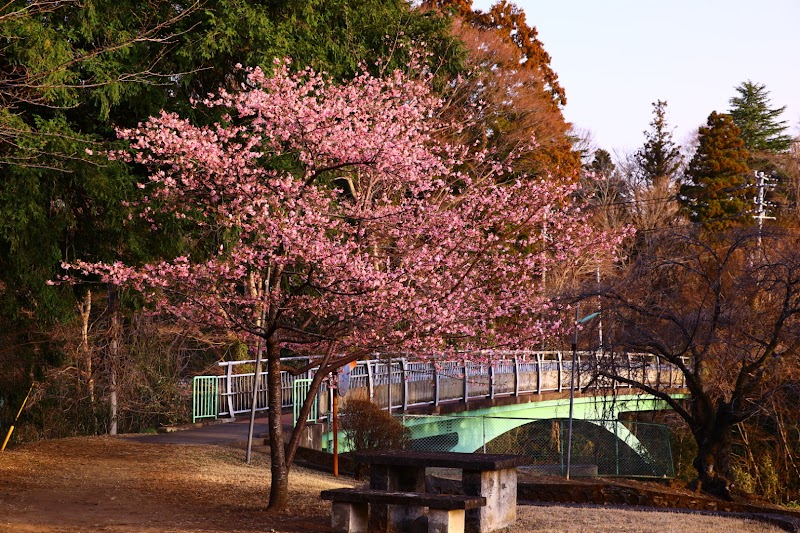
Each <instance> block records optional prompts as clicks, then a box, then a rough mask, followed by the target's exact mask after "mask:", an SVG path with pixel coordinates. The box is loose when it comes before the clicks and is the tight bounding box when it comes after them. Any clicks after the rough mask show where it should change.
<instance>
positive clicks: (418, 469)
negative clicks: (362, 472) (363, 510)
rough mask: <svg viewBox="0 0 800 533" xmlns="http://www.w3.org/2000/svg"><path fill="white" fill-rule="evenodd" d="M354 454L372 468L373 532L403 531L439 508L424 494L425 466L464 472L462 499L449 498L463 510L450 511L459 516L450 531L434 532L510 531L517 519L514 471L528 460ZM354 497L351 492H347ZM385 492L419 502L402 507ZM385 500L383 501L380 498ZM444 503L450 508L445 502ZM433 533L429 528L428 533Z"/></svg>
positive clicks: (440, 454)
mask: <svg viewBox="0 0 800 533" xmlns="http://www.w3.org/2000/svg"><path fill="white" fill-rule="evenodd" d="M350 456H351V457H352V458H353V459H354V460H355V461H357V462H359V463H363V464H366V465H368V467H369V483H370V486H369V491H366V492H368V493H369V494H371V495H373V496H370V498H372V500H373V501H371V502H370V509H369V530H376V531H379V530H381V528H383V530H384V531H386V530H391V529H392V527H394V528H395V529H398V530H402V529H403V528H404V527H407V526H408V524H410V523H411V522H413V521H414V520H415V519H417V518H419V516H421V515H422V514H423V513H424V510H425V508H426V507H427V508H429V514H432V511H433V509H436V507H434V506H431V505H429V504H430V503H431V499H430V498H431V497H433V495H430V494H427V493H426V483H425V470H426V468H453V469H458V470H461V487H462V492H463V495H460V496H458V495H452V496H451V498H459V497H460V498H461V500H459V501H462V503H458V504H455V503H451V504H450V506H456V507H460V508H459V509H458V510H457V511H454V510H451V509H447V512H449V513H450V516H453V517H455V518H453V519H452V521H451V522H449V523H450V524H451V525H450V526H449V528H450V529H447V528H446V527H445V529H442V528H441V526H438V525H437V526H436V527H437V529H435V531H458V530H463V531H465V532H467V533H488V532H490V531H496V530H498V529H502V528H504V527H507V526H509V525H511V524H513V523H514V522H515V521H516V518H517V470H516V467H517V466H520V465H522V464H525V462H526V460H525V458H524V457H520V456H517V455H500V454H471V453H455V452H426V451H414V450H402V451H369V452H358V453H351V454H350ZM326 492H334V491H326ZM352 493H353V492H352V490H351V491H350V492H349V494H350V495H352ZM383 493H396V494H399V493H402V494H412V495H414V494H415V495H417V500H416V501H415V500H414V498H407V499H406V500H404V501H403V502H402V503H398V504H393V503H391V502H389V501H385V500H386V498H385V495H384V494H383ZM376 494H377V496H375V495H376ZM381 496H383V500H379V499H376V498H380V497H381ZM441 496H445V497H446V496H449V495H441ZM328 499H333V498H328ZM445 500H446V498H445ZM443 501H444V500H443ZM453 501H456V500H453ZM484 501H485V503H483V502H484ZM434 505H439V504H437V503H435V504H434ZM441 505H443V506H444V507H447V505H445V504H441ZM456 513H461V514H460V515H459V514H456ZM458 516H463V526H461V527H459V526H458V525H457V524H458V522H459V519H458ZM429 525H433V524H431V523H429ZM462 528H463V529H462ZM433 530H434V529H431V528H430V527H429V531H433Z"/></svg>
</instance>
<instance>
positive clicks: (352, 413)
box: [340, 398, 409, 452]
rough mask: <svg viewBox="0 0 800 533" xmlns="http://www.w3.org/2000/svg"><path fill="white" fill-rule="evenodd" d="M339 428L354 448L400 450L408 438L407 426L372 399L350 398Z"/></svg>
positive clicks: (343, 411)
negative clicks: (371, 400)
mask: <svg viewBox="0 0 800 533" xmlns="http://www.w3.org/2000/svg"><path fill="white" fill-rule="evenodd" d="M340 428H341V430H342V432H343V433H344V440H345V446H346V447H347V448H348V449H349V450H352V451H357V452H360V451H366V450H400V449H403V448H405V447H407V446H408V442H409V430H408V428H406V427H405V426H403V424H402V423H401V422H400V421H399V420H397V419H395V418H392V417H391V416H390V415H389V413H387V412H386V411H383V410H382V409H381V408H380V407H378V406H377V405H375V404H374V403H372V402H370V401H369V400H360V399H355V398H354V399H350V400H348V401H347V403H346V404H345V406H344V408H343V409H342V412H341V415H340Z"/></svg>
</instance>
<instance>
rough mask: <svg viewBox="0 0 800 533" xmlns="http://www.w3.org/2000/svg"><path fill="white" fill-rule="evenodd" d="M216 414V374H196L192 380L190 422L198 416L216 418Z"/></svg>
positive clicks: (217, 412)
mask: <svg viewBox="0 0 800 533" xmlns="http://www.w3.org/2000/svg"><path fill="white" fill-rule="evenodd" d="M218 414H219V388H218V387H217V376H196V377H195V378H194V379H193V380H192V423H193V424H194V423H195V422H197V420H198V419H200V418H217V415H218Z"/></svg>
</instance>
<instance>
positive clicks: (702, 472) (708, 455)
mask: <svg viewBox="0 0 800 533" xmlns="http://www.w3.org/2000/svg"><path fill="white" fill-rule="evenodd" d="M732 431H733V424H732V423H731V422H730V421H729V419H728V417H727V416H725V415H724V414H721V413H719V412H718V414H717V416H716V417H715V419H714V421H713V422H711V424H710V425H709V426H707V427H706V428H705V429H704V430H703V431H701V432H700V433H699V434H695V440H696V442H697V457H695V459H694V467H695V469H696V470H697V478H698V482H699V483H698V487H697V488H699V489H702V490H703V491H704V492H707V493H709V494H712V495H714V496H718V497H720V498H725V499H730V498H731V489H732V486H733V483H732V478H733V475H732V471H731V432H732Z"/></svg>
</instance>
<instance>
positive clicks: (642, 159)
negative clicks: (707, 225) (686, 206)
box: [634, 100, 683, 185]
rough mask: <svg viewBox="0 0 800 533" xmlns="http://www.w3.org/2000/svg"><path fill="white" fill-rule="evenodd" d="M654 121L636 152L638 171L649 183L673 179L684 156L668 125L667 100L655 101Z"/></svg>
mask: <svg viewBox="0 0 800 533" xmlns="http://www.w3.org/2000/svg"><path fill="white" fill-rule="evenodd" d="M653 115H654V116H653V121H652V122H650V130H649V131H645V132H644V136H645V138H646V139H647V140H646V141H645V143H644V146H642V147H641V148H639V150H637V151H636V153H635V154H634V162H635V163H636V167H637V168H636V171H637V172H638V173H639V175H640V177H641V178H642V181H643V182H644V183H646V184H648V185H653V184H661V183H666V182H669V181H671V180H672V179H673V178H674V177H675V175H676V174H677V172H678V170H679V169H680V167H681V163H682V161H683V156H682V155H681V152H680V149H679V148H678V146H676V145H675V143H674V142H673V141H672V131H671V129H670V128H669V127H668V126H667V117H666V115H667V102H666V101H663V100H658V101H656V102H653Z"/></svg>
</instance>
